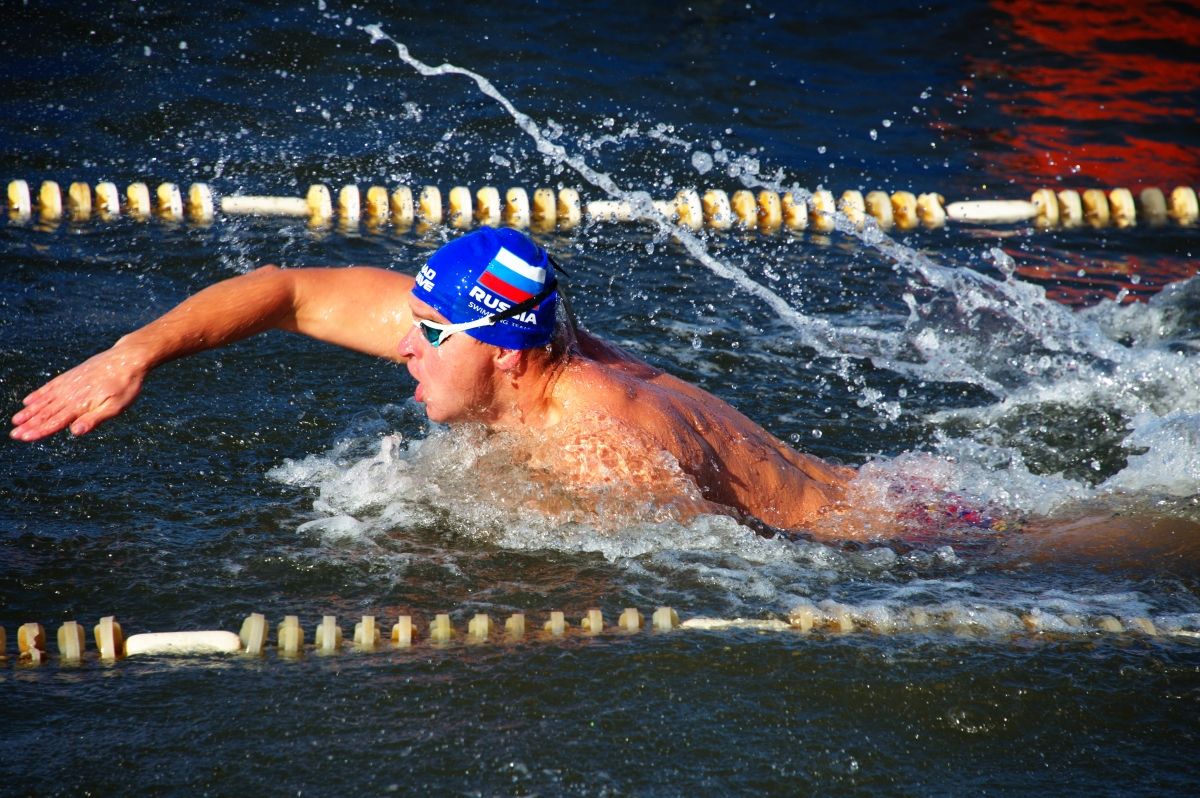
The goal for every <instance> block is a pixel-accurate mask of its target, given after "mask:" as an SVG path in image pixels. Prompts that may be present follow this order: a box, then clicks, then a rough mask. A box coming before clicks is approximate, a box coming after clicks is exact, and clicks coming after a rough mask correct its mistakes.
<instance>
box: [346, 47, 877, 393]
mask: <svg viewBox="0 0 1200 798" xmlns="http://www.w3.org/2000/svg"><path fill="white" fill-rule="evenodd" d="M360 29H361V30H363V31H365V32H366V33H367V34H369V35H370V36H371V41H372V42H373V43H374V42H380V41H386V42H389V43H390V44H392V45H393V46H394V47H395V48H396V52H397V53H398V54H399V55H400V58H401V60H403V61H404V62H405V63H406V64H408V65H409V66H411V67H412V68H413V69H415V70H416V71H417V72H419V73H420V74H422V75H425V76H426V77H437V76H441V75H461V76H463V77H466V78H469V79H470V80H472V81H474V83H475V85H476V86H478V87H479V90H480V91H481V92H483V93H484V94H486V95H487V96H488V97H491V98H492V99H493V100H495V101H496V102H497V103H499V104H500V106H501V107H503V108H504V110H505V111H507V112H508V114H509V115H510V116H511V117H512V118H513V121H515V122H516V123H517V126H518V127H520V129H521V130H522V131H524V132H525V133H526V134H527V135H528V136H529V137H530V138H532V139H533V141H534V144H535V145H536V147H537V150H538V152H540V153H542V154H543V155H547V156H549V157H551V158H553V159H554V160H555V161H556V162H558V163H563V164H566V165H567V166H569V167H571V168H572V169H574V170H575V171H576V172H578V173H579V175H580V176H581V177H583V178H584V179H585V180H587V181H588V182H589V183H591V184H592V185H594V186H596V187H597V188H599V189H601V190H602V191H604V192H605V193H606V194H608V195H609V196H611V197H614V198H618V199H623V200H626V201H627V202H629V203H630V205H631V206H632V209H633V213H634V216H635V217H636V218H637V219H640V220H643V221H647V222H651V223H653V224H654V225H655V227H656V228H657V229H658V230H659V231H660V232H661V233H662V234H664V235H669V236H674V237H675V238H677V239H678V240H679V241H680V243H682V244H683V246H684V248H685V249H686V250H687V251H688V253H689V254H690V255H691V256H692V257H694V258H695V259H696V260H698V261H700V263H702V264H704V266H705V267H707V268H708V269H709V270H710V271H712V272H713V273H714V274H716V275H717V276H718V277H721V278H723V279H726V280H729V281H731V282H733V283H735V284H736V285H737V286H739V287H740V288H742V289H743V290H744V291H746V292H747V293H749V294H751V295H753V296H755V297H758V298H759V299H761V300H762V301H763V302H765V303H766V304H767V305H768V306H769V307H770V308H771V309H772V310H774V311H775V313H776V314H777V315H778V316H779V317H780V318H781V319H782V320H784V321H785V322H787V323H788V324H790V325H791V326H792V327H793V328H795V329H796V330H797V331H798V332H799V333H800V334H801V342H802V343H803V344H804V345H805V346H808V347H810V348H812V349H814V350H816V351H817V352H818V353H819V354H821V355H823V356H825V357H829V358H833V359H834V360H835V361H836V362H837V363H838V364H839V374H840V375H841V376H842V377H843V378H844V379H850V375H849V368H848V363H847V362H846V360H845V358H846V357H847V355H850V356H854V357H869V352H870V351H871V350H872V349H875V350H877V349H878V348H879V347H880V346H882V345H883V344H884V343H885V340H886V336H885V335H884V334H882V333H880V332H878V331H876V330H872V329H871V328H869V327H864V326H856V327H845V328H840V327H835V326H834V325H832V324H830V323H829V322H827V321H824V320H822V319H817V318H814V317H812V316H807V315H805V314H803V313H800V312H798V311H797V310H796V309H795V308H793V307H792V306H791V305H789V304H788V303H787V301H786V300H785V299H784V298H783V297H781V296H779V295H778V294H776V293H775V292H774V291H772V290H771V289H769V288H767V287H766V286H764V285H761V284H760V283H758V282H755V280H754V279H753V278H751V277H750V275H748V274H747V273H746V272H745V271H744V270H743V269H740V268H738V267H737V266H734V265H731V264H727V263H722V262H721V261H719V260H717V259H716V258H714V257H712V256H711V255H710V254H708V252H707V251H706V250H705V248H704V244H703V242H701V241H700V239H699V238H697V237H696V236H695V235H692V234H691V233H689V232H688V231H686V230H681V229H680V228H679V227H677V226H676V225H675V224H674V223H673V222H672V220H670V219H668V218H666V217H665V216H663V214H662V213H660V212H659V211H658V209H657V208H655V207H654V203H653V202H652V201H651V198H650V195H649V194H647V193H646V192H644V191H625V190H624V189H622V188H621V187H620V186H618V185H617V184H616V182H614V181H613V179H612V178H611V177H609V176H608V175H607V174H604V173H603V172H598V171H596V170H595V169H593V168H592V167H590V166H589V165H588V164H587V162H586V161H584V160H583V158H581V157H580V156H578V155H572V154H571V153H569V152H567V150H566V148H565V147H563V146H562V145H559V144H555V143H554V142H552V141H550V140H549V139H547V138H546V137H545V136H544V135H543V134H542V131H541V128H540V127H539V126H538V124H537V123H536V122H534V121H533V119H532V118H530V117H529V115H528V114H526V113H524V112H523V111H521V110H519V109H518V108H517V107H516V106H514V105H513V104H512V102H510V101H509V99H508V98H507V97H505V96H504V95H503V94H502V93H501V92H500V90H499V89H497V88H496V87H495V86H494V85H493V84H492V82H491V81H489V80H488V79H487V78H485V77H484V76H482V75H480V74H478V73H477V72H472V71H471V70H469V69H465V68H463V67H459V66H455V65H453V64H442V65H440V66H430V65H429V64H426V63H424V62H423V61H420V60H419V59H417V58H414V57H413V56H412V55H411V54H410V53H409V51H408V47H406V46H405V45H404V44H403V43H402V42H398V41H396V40H395V39H393V38H392V37H391V36H389V35H388V34H387V33H386V32H385V31H384V30H383V29H382V28H380V27H379V26H378V25H365V26H361V28H360ZM835 342H836V343H835ZM848 349H853V350H857V351H847V350H848Z"/></svg>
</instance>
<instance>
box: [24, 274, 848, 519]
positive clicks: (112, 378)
mask: <svg viewBox="0 0 1200 798" xmlns="http://www.w3.org/2000/svg"><path fill="white" fill-rule="evenodd" d="M412 285H413V279H412V278H411V277H409V276H407V275H403V274H399V273H396V272H391V271H386V270H382V269H372V268H365V267H355V268H348V269H286V270H284V269H278V268H275V267H264V268H262V269H259V270H257V271H255V272H252V273H251V274H247V275H243V276H240V277H235V278H232V279H230V280H226V281H223V282H221V283H218V284H216V285H213V286H210V287H209V288H207V289H205V290H204V291H201V292H200V293H198V294H196V295H195V296H193V297H191V298H189V299H188V300H185V301H184V302H183V303H181V304H180V305H179V306H178V307H176V308H174V309H173V310H171V311H170V312H168V313H167V314H165V315H164V316H162V317H161V318H159V319H157V320H156V321H154V322H151V323H150V324H148V325H146V326H145V327H143V328H141V329H139V330H137V331H135V332H133V333H130V334H129V335H126V336H124V337H123V338H121V339H120V340H119V341H117V343H116V344H114V345H113V347H112V348H110V349H108V350H105V351H104V352H101V353H100V354H98V355H96V356H94V357H92V358H90V359H89V360H87V361H84V362H83V363H81V364H80V365H78V366H76V367H75V368H73V369H71V370H69V371H67V372H65V373H63V374H61V375H59V376H58V377H55V378H54V379H53V380H51V381H50V382H48V383H47V384H46V385H44V386H42V387H41V388H39V389H37V390H36V391H34V392H32V393H31V394H29V396H27V397H26V398H25V400H24V403H25V407H24V409H23V410H21V411H20V412H18V413H17V414H16V415H15V416H14V417H13V425H14V426H13V430H12V433H11V435H12V437H13V438H15V439H17V440H23V441H32V440H37V439H39V438H42V437H45V436H47V435H51V434H54V433H55V432H58V431H60V430H62V429H66V428H68V427H69V428H70V430H71V432H72V433H74V434H76V435H81V434H85V433H87V432H89V431H91V430H92V429H94V428H95V427H96V426H97V425H98V424H100V423H103V422H104V421H106V420H108V419H110V418H112V417H114V416H115V415H117V414H119V413H120V412H121V411H123V410H124V409H125V408H126V407H128V406H129V405H130V404H132V402H133V401H134V400H135V399H136V397H137V395H138V393H139V392H140V390H141V385H142V382H143V380H144V379H145V377H146V375H147V374H148V373H149V372H150V371H151V370H152V369H153V368H155V367H156V366H158V365H160V364H161V363H164V362H167V361H169V360H173V359H175V358H178V357H183V356H185V355H188V354H192V353H195V352H199V351H203V350H205V349H210V348H214V347H218V346H223V345H226V344H229V343H232V342H233V341H237V340H239V339H241V338H245V337H248V336H250V335H254V334H257V333H259V332H263V331H266V330H270V329H283V330H289V331H292V332H298V333H301V334H304V335H308V336H310V337H313V338H317V339H319V340H323V341H328V342H330V343H334V344H338V345H340V346H344V347H347V348H350V349H354V350H356V351H359V352H365V353H367V354H374V355H378V356H381V357H386V358H389V359H392V360H395V361H397V362H401V363H405V364H407V366H408V369H409V372H410V373H411V374H412V376H413V377H414V379H416V380H417V388H416V393H415V397H416V399H417V401H420V402H423V403H424V405H425V407H426V410H427V412H428V414H429V417H430V418H431V419H432V420H434V421H439V422H445V423H455V422H466V421H472V422H479V423H483V424H485V425H487V426H488V427H489V428H493V429H496V430H505V431H509V432H514V433H517V434H518V436H519V435H532V436H536V438H537V440H538V441H540V442H541V445H540V446H538V447H536V451H540V452H543V453H547V452H548V453H550V455H548V456H547V455H543V456H542V458H541V459H540V460H539V459H537V458H536V457H535V459H534V461H532V462H531V463H530V465H531V466H533V467H535V468H540V469H546V470H549V471H550V472H552V473H553V474H554V476H555V477H556V478H558V479H561V480H562V481H563V482H564V483H566V484H568V485H572V486H578V487H580V488H587V487H595V486H601V487H605V488H609V489H622V488H628V489H630V490H636V491H638V492H639V493H640V494H641V495H646V494H649V495H651V496H653V498H654V499H655V500H656V501H662V502H665V503H672V504H674V505H676V506H677V507H678V508H679V509H680V511H681V514H682V516H683V517H687V516H690V515H694V514H696V513H701V512H711V513H724V514H729V515H734V516H736V517H739V518H745V517H747V516H751V517H753V518H755V519H758V520H759V521H761V522H763V523H765V524H767V525H769V526H772V527H780V528H787V529H794V528H799V527H805V526H807V525H809V524H810V523H811V522H812V521H814V520H816V519H818V518H820V517H822V516H823V515H824V514H826V513H827V512H829V511H830V510H831V509H833V508H834V507H835V506H836V505H837V503H838V502H839V501H840V500H841V498H842V496H843V492H844V486H845V483H846V482H847V481H848V480H849V479H850V478H852V477H853V475H854V473H855V472H854V471H853V469H849V468H845V467H840V466H834V465H830V464H828V463H825V462H823V461H821V460H819V459H817V458H815V457H811V456H809V455H805V454H802V453H800V452H797V451H795V450H793V449H791V448H790V447H788V446H787V445H786V444H784V443H783V442H781V441H779V440H778V439H776V438H775V437H774V436H772V435H770V434H769V433H768V432H766V431H765V430H764V429H762V428H761V427H759V426H758V425H757V424H755V423H754V422H752V421H751V420H750V419H748V418H746V417H745V416H744V415H742V414H741V413H739V412H738V411H737V410H735V409H734V408H733V407H731V406H730V405H728V404H727V403H725V402H723V401H721V400H720V399H718V398H716V397H714V396H712V395H710V394H708V393H706V392H705V391H703V390H701V389H699V388H697V387H696V386H693V385H690V384H688V383H685V382H683V381H682V380H679V379H676V378H675V377H672V376H670V375H669V374H666V373H665V372H662V371H660V370H658V369H655V368H653V367H651V366H649V365H647V364H646V363H643V362H641V361H639V360H637V359H636V358H634V357H632V356H631V355H629V354H627V353H625V352H623V351H622V350H620V349H618V348H616V347H614V346H612V345H610V344H607V343H605V342H603V341H601V340H600V339H598V338H596V337H594V336H592V335H590V334H588V333H586V332H584V331H582V330H579V331H571V333H572V334H570V335H569V337H570V339H571V340H570V341H569V345H568V346H567V347H566V354H565V356H562V357H550V356H548V355H547V354H546V352H545V351H544V350H524V351H518V350H506V349H500V348H498V347H495V346H491V345H489V344H484V343H482V342H480V341H477V340H475V339H473V338H471V337H470V335H469V334H468V333H458V334H455V335H452V336H450V337H449V338H447V339H446V340H445V341H444V342H443V343H442V344H441V345H440V346H439V347H436V348H435V347H434V346H432V345H431V344H430V343H429V342H428V341H426V340H425V338H424V336H423V335H422V334H421V332H420V330H419V329H418V328H417V326H416V325H415V324H414V318H418V319H420V318H424V319H428V320H431V321H436V322H441V323H446V322H447V320H446V319H445V318H444V317H442V316H441V315H440V314H438V313H437V312H436V311H434V310H433V309H432V308H430V307H429V306H428V305H425V304H424V303H422V302H420V301H419V300H417V299H416V298H415V297H413V296H412V294H411V288H412ZM396 342H399V345H398V346H397V343H396ZM534 450H535V449H533V448H531V451H534Z"/></svg>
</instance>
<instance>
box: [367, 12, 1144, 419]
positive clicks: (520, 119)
mask: <svg viewBox="0 0 1200 798" xmlns="http://www.w3.org/2000/svg"><path fill="white" fill-rule="evenodd" d="M360 29H361V30H363V31H364V32H366V33H367V34H369V35H370V36H371V41H372V42H373V43H374V42H379V41H386V42H389V43H390V44H392V45H393V46H394V47H395V48H396V52H397V53H398V54H399V56H400V58H401V60H402V61H404V62H405V63H406V64H408V65H409V66H411V67H412V68H413V69H415V70H416V71H417V72H419V73H420V74H421V75H424V76H426V77H437V76H443V75H461V76H463V77H466V78H469V79H470V80H472V81H473V82H474V83H475V84H476V86H478V88H479V90H480V91H481V92H483V93H484V94H485V95H487V96H488V97H490V98H492V99H493V100H495V101H496V102H497V103H499V104H500V106H501V107H502V108H504V110H505V111H506V112H507V113H508V114H509V115H510V116H511V117H512V119H513V120H514V121H515V122H516V124H517V126H518V127H519V128H520V129H521V130H522V131H523V132H525V133H526V134H527V135H528V136H529V137H530V138H531V139H533V141H534V144H535V146H536V148H537V150H538V152H540V153H542V154H543V155H546V156H549V157H550V158H552V159H554V160H555V161H556V162H558V163H562V164H565V165H567V166H569V167H570V168H571V169H573V170H575V171H576V172H577V173H578V174H579V175H580V176H581V177H583V178H584V179H585V180H587V181H588V182H589V183H591V184H592V185H594V186H596V187H597V188H599V189H601V190H602V191H604V192H605V193H607V194H608V195H609V196H611V197H614V198H618V199H623V200H625V201H627V202H629V203H630V205H631V206H632V209H633V213H634V216H635V217H636V218H637V219H639V220H642V221H647V222H651V223H653V225H654V226H655V227H656V228H657V230H658V231H659V232H660V233H662V234H663V235H666V236H673V237H675V238H676V239H677V240H678V241H679V242H680V243H681V244H682V245H683V246H684V248H685V249H686V250H687V252H688V253H689V254H690V255H691V256H692V257H694V258H695V259H696V260H698V261H699V262H700V263H702V264H703V265H704V266H705V267H706V268H708V269H709V270H710V271H711V272H713V273H714V274H716V275H717V276H718V277H721V278H722V279H726V280H729V281H731V282H733V283H735V284H736V285H737V286H739V287H740V288H742V289H743V290H744V291H746V292H747V293H749V294H751V295H752V296H755V297H757V298H759V299H761V300H762V301H763V302H765V303H766V304H767V305H768V306H769V307H770V308H771V309H772V310H774V311H775V313H776V314H777V315H778V316H779V318H780V319H782V320H783V321H785V322H787V323H788V324H789V325H791V326H792V327H793V328H794V329H795V330H796V331H797V332H799V333H800V339H801V343H802V344H803V345H805V346H808V347H810V348H812V349H814V350H815V351H816V352H817V353H818V354H820V355H822V356H824V357H829V358H831V359H833V360H834V362H835V363H836V364H837V371H838V374H839V376H841V377H842V378H843V379H846V380H847V381H849V382H853V383H855V384H860V385H861V383H862V380H861V378H857V379H856V378H854V377H853V376H852V375H851V372H850V363H849V360H848V358H863V359H870V360H875V359H876V358H880V357H883V358H886V362H884V363H881V364H879V365H882V366H884V367H886V368H889V369H891V370H893V371H897V372H900V373H904V374H906V375H909V376H913V377H918V378H923V379H932V380H935V381H939V382H946V381H959V380H961V381H965V382H969V383H973V384H976V385H979V386H981V387H983V388H985V389H987V390H989V391H991V392H993V393H995V394H997V395H998V396H1001V397H1003V396H1004V395H1006V394H1007V391H1006V390H1005V389H1004V387H1003V386H1001V385H1000V384H999V383H998V382H996V381H995V380H993V379H991V378H990V377H988V376H987V375H986V374H984V373H982V372H981V371H979V370H978V369H976V368H974V367H972V366H971V365H970V364H968V363H965V362H959V363H954V364H947V363H944V362H943V363H939V364H938V366H937V370H936V372H935V371H933V370H932V369H931V368H929V367H925V366H923V365H921V364H915V363H907V362H904V361H900V360H897V359H896V358H895V357H894V355H895V354H896V351H895V350H896V345H895V339H894V337H893V336H892V335H889V334H887V333H884V332H880V331H878V330H874V329H871V328H870V327H866V326H863V325H856V326H851V327H837V326H835V325H833V324H830V323H829V322H827V321H825V320H823V319H819V318H815V317H812V316H808V315H805V314H803V313H800V312H798V311H797V310H796V309H795V308H793V307H792V306H791V305H790V304H788V302H787V301H786V300H785V299H783V297H781V296H779V295H778V294H776V293H775V292H774V291H772V290H771V289H769V288H767V287H766V286H764V285H762V284H760V283H758V282H756V281H755V280H754V279H753V278H751V277H750V275H749V274H747V273H746V272H745V271H744V270H743V269H740V268H738V267H737V266H734V265H732V264H728V263H723V262H721V261H719V260H717V259H716V258H714V257H712V255H710V254H709V253H708V251H707V250H706V249H705V248H704V244H703V242H702V241H701V240H700V239H699V238H698V237H696V236H695V235H693V234H691V233H690V232H688V231H686V230H681V229H680V228H679V227H677V226H676V225H674V224H673V223H672V220H670V219H668V218H666V217H665V216H664V215H663V214H662V213H661V212H659V210H658V209H657V208H655V207H654V204H653V202H652V201H651V198H650V196H649V194H647V193H646V192H641V191H625V190H624V189H622V188H621V187H620V186H618V185H617V184H616V182H615V181H613V180H612V178H611V177H609V175H607V174H604V173H603V172H599V171H596V170H595V169H593V168H591V167H590V166H589V165H588V164H587V162H586V161H585V160H584V159H583V158H582V157H580V156H578V155H572V154H571V153H569V152H568V151H567V150H566V148H565V147H563V146H562V145H559V144H555V143H554V142H552V141H550V140H549V139H547V138H546V137H545V135H543V133H542V131H541V128H540V127H539V126H538V124H537V123H536V122H535V121H534V120H533V119H532V118H531V117H529V115H528V114H526V113H524V112H523V111H521V110H519V109H518V108H517V107H516V106H514V105H513V104H512V102H511V101H510V100H509V99H508V98H507V97H505V96H504V95H503V94H502V93H501V92H500V91H499V89H497V88H496V87H495V86H494V85H493V84H492V82H491V81H489V80H488V79H487V78H485V77H484V76H482V75H480V74H479V73H477V72H473V71H472V70H469V69H466V68H464V67H459V66H456V65H454V64H449V63H445V64H441V65H440V66H431V65H429V64H426V63H424V62H423V61H421V60H419V59H417V58H415V57H414V56H413V55H412V54H411V53H409V51H408V47H407V46H405V45H404V44H403V43H402V42H398V41H396V40H395V39H394V38H392V37H391V36H390V35H388V34H387V33H386V32H385V31H384V30H383V29H382V28H381V27H380V26H379V25H365V26H361V27H360ZM742 182H743V183H744V184H746V186H747V187H749V188H766V189H770V190H773V191H776V192H783V191H791V192H793V195H794V196H797V197H799V198H802V199H804V200H805V201H807V200H808V199H809V198H810V196H811V195H810V192H808V191H806V190H805V189H803V188H800V187H798V186H783V185H782V184H778V183H774V184H773V183H771V182H768V181H763V180H761V179H759V178H758V177H756V176H748V175H745V174H743V176H742ZM834 222H835V225H836V226H837V229H838V230H839V231H840V232H842V233H845V234H847V235H851V236H854V237H856V238H858V239H859V240H861V241H862V242H863V243H864V244H866V245H867V246H868V247H870V248H872V249H875V250H876V251H878V252H879V253H880V254H882V255H884V256H885V257H887V258H889V259H890V260H892V261H894V262H895V263H897V264H898V265H899V266H900V267H901V268H904V269H907V270H908V271H909V272H911V273H913V274H915V275H916V276H918V277H920V278H921V279H922V280H924V282H925V283H926V284H927V285H929V286H930V287H931V288H934V289H938V290H944V291H948V292H950V293H951V294H953V295H954V296H958V297H963V296H968V295H971V296H974V297H975V298H976V300H975V301H977V302H979V303H980V305H981V306H986V307H988V308H990V309H992V310H995V311H998V312H999V313H1001V314H1002V315H1004V316H1005V317H1007V318H1009V319H1011V320H1012V321H1013V322H1014V323H1016V324H1017V325H1019V326H1020V327H1022V328H1023V329H1025V330H1026V331H1028V332H1029V333H1030V334H1031V335H1033V336H1034V337H1035V338H1036V339H1037V340H1039V341H1041V342H1043V343H1044V344H1045V345H1047V346H1048V347H1050V348H1052V349H1057V350H1059V351H1064V352H1074V353H1078V354H1083V355H1091V356H1096V357H1100V358H1103V359H1106V360H1109V361H1120V360H1123V359H1124V357H1123V353H1122V352H1121V351H1120V348H1119V347H1118V346H1117V345H1116V343H1115V342H1114V341H1111V340H1109V339H1108V338H1106V337H1105V336H1103V335H1102V334H1101V333H1100V332H1099V331H1096V330H1093V331H1087V330H1084V329H1081V328H1080V325H1078V324H1077V323H1076V321H1075V319H1074V318H1073V317H1072V315H1071V314H1070V311H1069V310H1068V309H1066V308H1064V307H1062V306H1059V305H1057V304H1055V303H1053V302H1051V301H1050V300H1048V299H1046V297H1045V295H1044V293H1041V292H1040V291H1039V290H1038V289H1036V287H1034V286H1027V285H1025V284H1019V283H1017V282H1015V281H1012V280H1004V281H997V280H993V279H991V278H988V277H987V276H986V275H984V274H981V273H979V272H977V271H975V270H974V269H950V268H948V267H945V266H940V265H938V264H936V263H935V262H933V261H932V260H931V259H929V258H928V257H926V256H924V255H922V254H921V253H919V252H915V251H913V250H911V249H909V248H907V247H905V246H903V245H902V244H900V243H899V242H897V241H895V240H894V239H893V238H891V237H890V236H888V235H887V234H886V233H884V232H883V231H882V230H880V229H879V227H878V225H876V224H874V223H873V222H872V221H871V220H868V221H867V224H866V226H865V227H863V228H862V229H860V228H859V227H858V226H857V225H856V224H855V223H854V222H853V221H852V220H850V219H849V218H848V217H846V216H845V214H843V213H841V212H835V213H834ZM995 252H996V253H997V254H996V255H995V257H997V258H1002V257H1007V256H1004V255H1003V253H1002V252H999V251H995ZM998 265H1001V266H1002V265H1003V264H998Z"/></svg>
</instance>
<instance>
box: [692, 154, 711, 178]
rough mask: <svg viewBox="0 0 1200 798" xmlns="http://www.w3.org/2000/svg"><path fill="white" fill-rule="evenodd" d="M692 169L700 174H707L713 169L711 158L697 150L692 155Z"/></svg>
mask: <svg viewBox="0 0 1200 798" xmlns="http://www.w3.org/2000/svg"><path fill="white" fill-rule="evenodd" d="M692 168H693V169H695V170H696V171H697V172H699V173H700V174H702V175H704V174H708V173H709V172H710V171H711V170H712V168H713V159H712V156H711V155H709V154H708V153H707V152H701V151H699V150H697V151H696V152H693V153H692Z"/></svg>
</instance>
